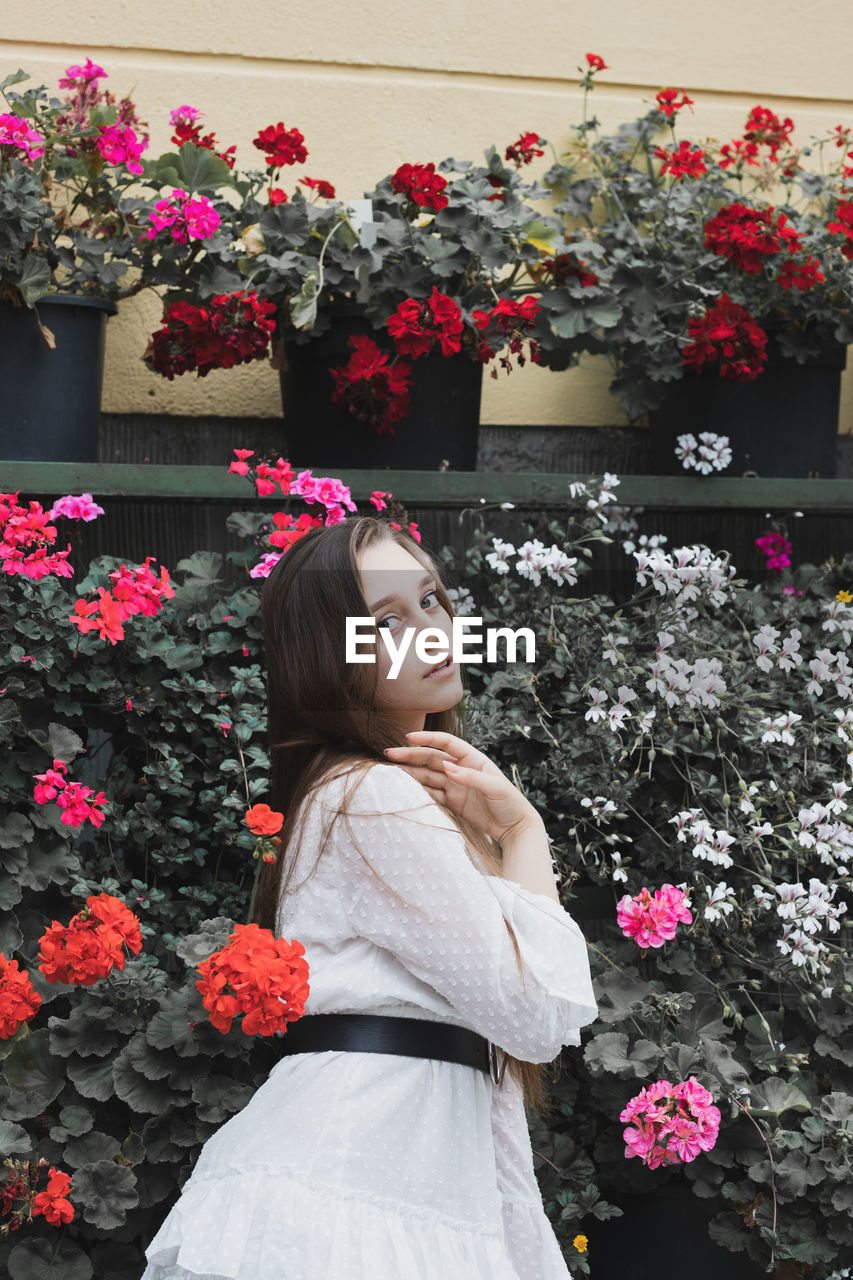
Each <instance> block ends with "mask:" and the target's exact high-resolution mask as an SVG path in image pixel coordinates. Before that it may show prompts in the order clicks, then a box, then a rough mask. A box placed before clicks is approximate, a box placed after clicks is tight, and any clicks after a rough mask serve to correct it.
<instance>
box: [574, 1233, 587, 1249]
mask: <svg viewBox="0 0 853 1280" xmlns="http://www.w3.org/2000/svg"><path fill="white" fill-rule="evenodd" d="M572 1244H573V1245H574V1246H575V1248H576V1249H577V1251H578V1253H586V1250H587V1245H588V1244H589V1241H588V1240H587V1238H586V1236H575V1238H574V1240H573V1241H572Z"/></svg>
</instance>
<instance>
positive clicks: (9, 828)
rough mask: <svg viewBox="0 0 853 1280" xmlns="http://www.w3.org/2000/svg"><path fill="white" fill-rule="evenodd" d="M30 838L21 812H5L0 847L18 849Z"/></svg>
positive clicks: (0, 820) (0, 826)
mask: <svg viewBox="0 0 853 1280" xmlns="http://www.w3.org/2000/svg"><path fill="white" fill-rule="evenodd" d="M32 838H33V824H32V823H31V822H30V820H29V819H28V818H26V817H24V815H23V814H22V813H14V812H12V813H6V814H4V816H3V817H2V818H0V849H20V847H21V845H22V844H29V843H30V841H31V840H32ZM6 954H7V955H8V954H9V953H8V952H6Z"/></svg>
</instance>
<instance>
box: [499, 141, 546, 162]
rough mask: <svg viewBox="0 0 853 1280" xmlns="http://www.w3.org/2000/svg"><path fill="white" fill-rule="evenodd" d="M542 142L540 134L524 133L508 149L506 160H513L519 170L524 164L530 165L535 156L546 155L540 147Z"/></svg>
mask: <svg viewBox="0 0 853 1280" xmlns="http://www.w3.org/2000/svg"><path fill="white" fill-rule="evenodd" d="M541 141H542V139H541V138H540V137H539V135H538V133H523V134H522V135H521V137H520V138H519V139H518V140H517V141H516V142H512V143H510V145H509V146H508V147H507V149H506V153H505V155H506V159H507V160H513V161H514V162H515V164H516V166H517V167H518V168H519V169H520V168H521V166H522V165H523V164H530V161H531V160H532V159H533V157H534V156H544V154H545V152H544V151H543V150H542V149H541V147H540V146H539V143H540V142H541Z"/></svg>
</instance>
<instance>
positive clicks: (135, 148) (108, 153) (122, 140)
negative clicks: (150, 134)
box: [98, 124, 148, 173]
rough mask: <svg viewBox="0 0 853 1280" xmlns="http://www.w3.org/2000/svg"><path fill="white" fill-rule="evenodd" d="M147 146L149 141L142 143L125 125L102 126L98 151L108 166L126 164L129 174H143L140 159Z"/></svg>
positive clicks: (145, 140) (144, 140)
mask: <svg viewBox="0 0 853 1280" xmlns="http://www.w3.org/2000/svg"><path fill="white" fill-rule="evenodd" d="M147 146H148V142H147V139H142V140H141V141H140V140H139V139H138V138H137V136H136V134H135V133H134V132H133V130H132V129H131V128H129V127H128V126H127V125H125V124H107V125H101V136H100V137H99V138H98V150H99V151H100V153H101V155H102V156H103V157H104V159H105V160H106V162H107V164H115V165H119V164H126V165H127V168H128V172H129V173H142V165H141V164H140V163H139V157H140V156H141V155H142V152H143V151H144V150H145V148H146V147H147Z"/></svg>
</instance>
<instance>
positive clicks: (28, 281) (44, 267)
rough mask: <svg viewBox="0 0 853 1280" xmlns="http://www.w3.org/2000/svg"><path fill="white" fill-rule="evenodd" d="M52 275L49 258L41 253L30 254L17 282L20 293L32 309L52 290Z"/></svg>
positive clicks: (25, 260)
mask: <svg viewBox="0 0 853 1280" xmlns="http://www.w3.org/2000/svg"><path fill="white" fill-rule="evenodd" d="M51 280H52V274H51V270H50V264H49V262H48V261H47V258H44V257H42V255H41V254H40V253H28V254H27V256H26V258H25V259H24V265H23V267H22V268H21V274H20V277H19V278H18V280H17V281H16V282H15V283H16V284H17V287H18V292H19V293H20V295H21V297H22V298H23V300H24V302H25V303H26V304H27V306H28V307H32V306H34V305H35V303H37V302H38V301H39V299H40V298H43V297H44V296H45V294H46V293H47V291H48V290H49V288H50V285H51Z"/></svg>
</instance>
